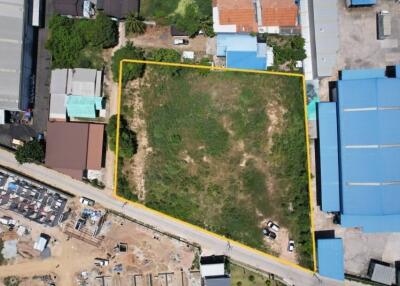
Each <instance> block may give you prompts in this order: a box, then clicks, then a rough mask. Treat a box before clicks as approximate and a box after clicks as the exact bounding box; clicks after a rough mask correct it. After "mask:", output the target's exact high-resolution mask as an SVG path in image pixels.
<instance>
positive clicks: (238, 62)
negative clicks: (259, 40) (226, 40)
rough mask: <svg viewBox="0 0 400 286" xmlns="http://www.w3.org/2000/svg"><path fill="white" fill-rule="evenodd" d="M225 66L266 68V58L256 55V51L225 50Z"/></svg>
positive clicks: (251, 68) (253, 68)
mask: <svg viewBox="0 0 400 286" xmlns="http://www.w3.org/2000/svg"><path fill="white" fill-rule="evenodd" d="M226 66H227V67H228V68H238V69H250V70H266V69H267V58H266V56H264V57H259V56H257V52H227V53H226Z"/></svg>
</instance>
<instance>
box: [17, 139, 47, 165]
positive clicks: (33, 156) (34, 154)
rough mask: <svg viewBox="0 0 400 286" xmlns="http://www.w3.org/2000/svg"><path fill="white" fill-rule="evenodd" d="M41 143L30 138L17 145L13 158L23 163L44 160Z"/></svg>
mask: <svg viewBox="0 0 400 286" xmlns="http://www.w3.org/2000/svg"><path fill="white" fill-rule="evenodd" d="M44 155H45V154H44V148H43V145H42V144H41V143H40V142H38V141H37V140H32V141H29V142H27V143H26V144H24V145H23V146H20V147H18V149H17V151H16V152H15V159H16V160H17V161H18V163H20V164H24V163H42V162H43V160H44Z"/></svg>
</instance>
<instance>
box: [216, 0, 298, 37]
mask: <svg viewBox="0 0 400 286" xmlns="http://www.w3.org/2000/svg"><path fill="white" fill-rule="evenodd" d="M297 18H298V6H297V4H296V2H295V1H294V0H254V1H253V0H214V2H213V22H214V32H215V33H217V34H218V33H279V32H280V29H281V28H288V27H296V26H297V25H298V21H297Z"/></svg>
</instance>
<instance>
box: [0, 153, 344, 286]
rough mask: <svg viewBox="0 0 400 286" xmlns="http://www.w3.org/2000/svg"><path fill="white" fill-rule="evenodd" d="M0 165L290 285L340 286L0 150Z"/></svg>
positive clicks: (336, 282)
mask: <svg viewBox="0 0 400 286" xmlns="http://www.w3.org/2000/svg"><path fill="white" fill-rule="evenodd" d="M0 165H2V166H4V167H8V168H11V169H15V170H17V171H19V172H21V173H23V174H26V175H28V176H31V177H33V178H35V179H37V180H39V181H42V182H44V183H47V184H49V185H51V186H54V187H57V188H60V189H62V190H65V191H67V192H70V193H72V194H74V195H78V196H82V195H83V196H87V197H89V198H92V199H94V200H95V201H96V202H97V203H100V204H101V205H103V206H104V207H106V208H109V209H113V210H115V211H119V212H123V213H124V214H125V215H127V216H129V217H132V218H135V219H136V220H139V221H142V222H144V223H146V224H149V225H153V226H155V227H157V228H158V229H160V230H163V231H166V232H169V233H172V234H175V235H177V236H180V237H183V238H185V239H187V240H188V241H192V242H196V243H198V244H200V245H201V246H202V248H204V249H208V250H211V251H213V252H214V253H215V254H227V255H229V256H230V257H232V259H234V260H237V261H240V262H242V263H245V264H248V265H250V266H253V267H256V268H259V269H262V270H265V271H268V272H271V273H274V274H276V275H278V276H280V277H283V278H284V279H285V280H286V281H288V282H290V283H291V284H292V285H297V286H314V285H315V286H317V285H329V286H335V285H343V284H342V283H340V282H338V281H333V280H328V279H325V278H318V277H316V276H315V275H313V274H312V273H308V272H304V271H302V270H300V269H297V268H293V267H290V266H287V265H284V264H282V263H280V262H278V261H276V260H275V259H272V258H269V257H265V256H263V255H261V254H257V253H255V252H252V251H249V250H248V249H246V248H243V247H241V246H237V245H231V246H230V247H228V244H227V241H225V240H223V239H220V238H217V237H214V236H212V235H209V234H207V233H204V232H201V231H199V230H197V229H194V228H192V227H189V226H187V225H183V224H181V223H179V222H176V221H174V220H172V219H169V218H166V217H163V216H159V215H157V214H155V213H153V212H151V211H149V210H147V209H143V208H140V207H133V206H131V205H125V206H123V203H121V202H120V201H117V200H116V199H114V198H112V197H110V196H109V195H107V194H106V192H104V191H101V190H98V189H96V188H93V187H92V186H90V185H88V184H85V183H82V182H80V181H76V180H73V179H71V178H70V177H68V176H65V175H62V174H60V173H58V172H55V171H53V170H50V169H47V168H45V167H42V166H38V165H34V164H24V165H19V164H18V163H17V162H16V161H15V159H14V155H13V154H11V153H9V152H7V151H4V150H0Z"/></svg>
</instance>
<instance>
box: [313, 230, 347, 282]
mask: <svg viewBox="0 0 400 286" xmlns="http://www.w3.org/2000/svg"><path fill="white" fill-rule="evenodd" d="M317 251H318V272H319V274H321V275H322V276H325V277H328V278H332V279H336V280H340V281H343V280H344V261H343V259H344V257H343V242H342V239H340V238H334V239H318V241H317Z"/></svg>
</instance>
